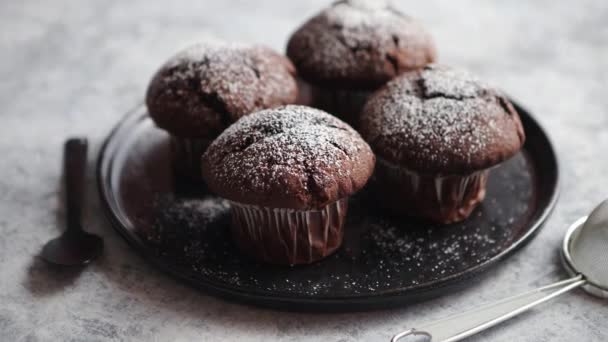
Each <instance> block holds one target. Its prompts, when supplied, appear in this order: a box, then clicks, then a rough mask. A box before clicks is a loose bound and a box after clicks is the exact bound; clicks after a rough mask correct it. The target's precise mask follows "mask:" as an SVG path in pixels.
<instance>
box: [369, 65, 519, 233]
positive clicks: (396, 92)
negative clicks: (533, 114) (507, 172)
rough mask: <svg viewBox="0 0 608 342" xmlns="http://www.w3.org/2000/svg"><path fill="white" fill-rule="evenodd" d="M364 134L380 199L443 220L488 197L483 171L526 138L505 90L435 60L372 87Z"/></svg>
mask: <svg viewBox="0 0 608 342" xmlns="http://www.w3.org/2000/svg"><path fill="white" fill-rule="evenodd" d="M361 134H362V135H363V137H364V138H365V139H366V140H367V141H368V142H369V144H370V145H371V146H372V148H373V149H374V152H375V153H376V155H377V157H378V163H377V166H376V171H375V176H374V181H375V187H376V190H377V191H378V192H379V193H380V194H381V196H383V197H385V198H386V200H385V201H381V202H382V203H384V204H386V205H387V207H388V208H389V209H391V210H393V211H394V212H396V213H399V214H407V215H411V216H417V217H420V218H424V219H429V220H432V221H435V222H440V223H452V222H457V221H461V220H464V219H465V218H467V217H468V216H469V214H470V213H471V212H472V211H473V209H474V208H475V207H476V206H477V205H478V204H479V203H480V202H481V201H482V200H483V198H484V196H485V187H486V181H487V178H488V173H489V172H488V170H489V169H490V168H491V167H493V166H495V165H497V164H499V163H500V162H502V161H504V160H506V159H508V158H510V157H511V156H513V155H514V154H515V153H517V151H519V150H520V148H521V147H522V145H523V143H524V140H525V135H524V130H523V128H522V125H521V122H520V119H519V115H518V114H517V112H516V111H515V109H514V108H513V105H512V104H511V103H510V102H509V100H507V99H506V98H505V96H504V95H502V94H501V93H500V92H498V91H497V90H495V89H493V88H491V87H489V86H487V85H485V84H484V83H482V82H480V81H479V80H477V79H476V78H474V77H472V76H471V75H470V74H468V73H466V72H464V71H461V70H457V69H453V68H449V67H446V66H438V65H429V66H427V67H425V68H424V69H423V70H419V71H414V72H409V73H406V74H403V75H401V76H399V77H397V78H396V79H394V80H392V81H390V82H389V83H388V84H387V85H386V86H385V87H383V88H382V89H381V90H379V91H378V92H376V93H375V94H374V95H373V96H372V97H371V98H370V100H369V102H368V103H367V104H366V105H365V108H364V109H363V114H362V121H361Z"/></svg>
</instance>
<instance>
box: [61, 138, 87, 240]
mask: <svg viewBox="0 0 608 342" xmlns="http://www.w3.org/2000/svg"><path fill="white" fill-rule="evenodd" d="M87 147H88V142H87V139H86V138H72V139H69V140H68V141H66V143H65V147H64V157H63V158H64V161H63V162H64V172H65V198H66V211H67V225H68V227H67V230H68V231H69V232H74V231H80V230H81V226H80V222H81V218H82V206H83V199H84V176H85V170H86V166H87Z"/></svg>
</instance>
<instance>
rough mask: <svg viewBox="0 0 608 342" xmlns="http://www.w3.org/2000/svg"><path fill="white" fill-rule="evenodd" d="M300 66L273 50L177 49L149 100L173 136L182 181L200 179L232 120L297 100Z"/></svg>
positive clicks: (229, 46)
mask: <svg viewBox="0 0 608 342" xmlns="http://www.w3.org/2000/svg"><path fill="white" fill-rule="evenodd" d="M294 74H295V69H294V67H293V65H292V64H291V62H290V61H289V60H288V59H287V58H285V57H284V56H281V55H280V54H278V53H276V52H274V51H273V50H271V49H270V48H267V47H265V46H259V45H236V44H228V43H222V42H214V43H204V44H199V45H195V46H192V47H189V48H187V49H185V50H184V51H182V52H180V53H178V54H177V55H176V56H174V57H173V58H171V59H170V60H169V61H168V62H167V63H165V64H164V65H163V66H162V67H161V68H160V70H158V72H157V73H156V75H154V77H153V78H152V81H151V82H150V85H149V87H148V91H147V94H146V104H147V106H148V111H149V113H150V116H151V117H152V119H153V120H154V122H155V123H156V125H157V126H158V127H160V128H162V129H165V130H166V131H168V132H169V134H170V135H171V148H172V154H173V161H174V163H173V164H174V171H175V174H176V177H177V179H178V180H179V182H178V184H179V183H182V184H186V185H188V184H190V183H198V182H199V181H201V180H202V179H201V170H200V158H201V156H202V154H203V152H204V151H205V149H206V148H207V146H208V145H209V144H210V143H211V141H213V139H215V138H216V137H217V136H218V135H219V134H220V133H221V132H222V131H224V129H226V128H227V127H228V126H229V125H230V124H232V123H233V122H235V121H236V120H238V119H239V118H240V117H242V116H244V115H247V114H249V113H251V112H253V111H256V110H260V109H264V108H270V107H275V106H279V105H284V104H289V103H293V102H295V101H296V99H297V85H296V81H295V78H294Z"/></svg>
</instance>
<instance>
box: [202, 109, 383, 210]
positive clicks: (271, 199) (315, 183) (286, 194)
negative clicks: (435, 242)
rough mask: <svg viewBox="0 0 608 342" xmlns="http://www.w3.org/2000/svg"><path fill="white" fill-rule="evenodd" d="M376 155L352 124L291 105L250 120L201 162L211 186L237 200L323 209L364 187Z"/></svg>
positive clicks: (235, 127)
mask: <svg viewBox="0 0 608 342" xmlns="http://www.w3.org/2000/svg"><path fill="white" fill-rule="evenodd" d="M374 165H375V157H374V154H373V153H372V151H371V149H370V147H369V146H368V145H367V143H366V142H365V141H364V140H363V139H362V138H361V136H360V135H359V134H358V133H357V132H356V131H355V130H353V129H352V128H351V127H350V126H349V125H347V124H346V123H344V122H342V121H340V120H339V119H337V118H336V117H334V116H332V115H329V114H327V113H325V112H323V111H321V110H318V109H314V108H310V107H306V106H298V105H288V106H283V107H278V108H273V109H266V110H262V111H258V112H256V113H253V114H251V115H247V116H245V117H243V118H242V119H240V120H239V121H237V122H236V123H235V124H234V125H232V126H230V127H229V128H228V129H226V130H225V131H224V132H223V133H222V134H221V135H220V136H219V137H218V138H217V139H216V140H215V141H214V142H213V143H212V144H211V145H210V146H209V148H208V149H207V151H206V152H205V154H204V155H203V158H202V169H203V177H204V178H205V181H206V182H207V184H208V186H209V188H210V189H211V190H212V191H214V192H216V193H217V194H218V195H220V196H222V197H224V198H227V199H229V200H231V201H234V202H239V203H243V204H250V205H259V206H265V207H271V208H290V209H298V210H315V209H322V208H323V207H325V206H326V205H328V204H330V203H332V202H335V201H337V200H339V199H341V198H344V197H347V196H349V195H351V194H353V193H354V192H356V191H358V190H359V189H361V188H362V187H363V186H364V185H365V183H366V182H367V180H368V178H369V177H370V176H371V174H372V172H373V170H374Z"/></svg>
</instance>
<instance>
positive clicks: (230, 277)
mask: <svg viewBox="0 0 608 342" xmlns="http://www.w3.org/2000/svg"><path fill="white" fill-rule="evenodd" d="M517 109H518V110H519V113H520V114H521V118H522V121H523V124H524V126H525V130H526V133H527V138H528V139H527V142H526V144H525V146H524V149H523V151H522V152H520V153H519V154H518V155H516V156H515V157H514V158H512V159H511V160H509V161H507V162H505V163H503V164H501V165H500V166H498V167H497V168H494V169H492V171H491V175H490V179H489V184H488V191H487V196H486V199H485V201H484V202H483V204H482V205H481V206H480V207H479V208H477V209H476V210H475V211H474V213H473V214H472V215H471V217H470V218H469V219H467V220H466V221H465V222H463V223H459V224H454V225H450V226H437V225H432V224H427V223H421V222H416V221H414V220H410V219H407V218H398V217H390V216H388V215H386V214H384V213H383V212H382V211H381V210H378V209H376V208H375V207H374V205H373V203H374V202H375V201H377V200H381V199H374V198H370V195H368V194H366V193H365V192H363V193H360V194H358V195H357V196H354V197H353V198H352V199H351V205H350V208H349V213H348V215H349V216H348V220H347V226H346V236H345V241H344V244H343V246H342V248H341V249H340V250H339V251H338V252H337V253H336V254H334V255H332V256H330V257H329V258H327V259H325V260H322V261H320V262H318V263H315V264H312V265H307V266H296V267H287V266H285V267H280V266H271V265H265V264H258V263H255V262H254V261H252V260H251V259H249V258H246V257H243V256H241V255H240V254H239V252H238V251H237V250H236V248H235V246H234V245H233V243H232V241H231V239H230V236H229V234H228V229H227V226H228V225H229V223H230V215H229V207H228V205H227V203H226V202H225V201H223V200H221V199H219V198H217V197H215V196H213V195H209V194H201V195H200V197H190V198H187V197H180V196H175V195H174V194H173V190H172V178H171V174H170V163H169V157H168V144H167V143H168V139H167V135H166V134H165V133H164V132H163V131H161V130H159V129H157V128H155V127H154V124H153V123H152V121H151V120H150V119H149V118H148V116H147V113H146V111H145V109H144V108H139V109H137V110H135V111H133V112H131V113H129V114H128V115H127V116H126V118H125V119H124V120H123V121H122V122H120V123H119V124H118V126H117V127H116V128H115V129H114V131H113V132H112V133H111V134H110V136H109V137H108V138H107V141H106V142H105V144H104V146H103V149H102V150H101V153H100V156H99V163H98V182H99V191H100V195H101V199H102V202H103V203H104V206H105V208H106V209H107V213H108V214H109V217H110V219H111V221H112V223H113V225H114V227H115V228H116V230H117V231H118V232H119V233H120V234H121V235H122V236H123V237H124V238H125V239H126V240H127V241H128V243H129V244H130V245H131V246H132V247H133V248H135V249H136V250H137V251H138V252H139V253H141V254H142V255H143V257H144V258H145V259H146V260H148V261H150V262H151V263H152V264H154V265H155V266H157V267H159V268H160V269H161V270H162V271H164V272H166V273H168V274H170V275H173V276H175V277H177V278H179V279H181V280H184V281H186V282H188V283H190V284H191V285H193V286H195V287H197V288H200V289H203V290H206V291H208V292H209V293H212V294H215V295H219V296H222V297H224V298H228V299H232V300H237V301H241V302H246V303H250V304H255V305H263V306H269V307H273V308H279V309H287V310H322V311H328V310H332V311H345V310H364V309H374V308H386V307H392V306H398V305H403V304H406V303H408V302H412V301H417V300H421V299H425V298H429V297H434V296H438V295H441V294H442V293H446V292H448V291H451V290H453V289H454V288H456V287H458V286H459V285H464V284H467V283H470V282H469V281H467V280H469V279H470V278H472V277H474V276H476V275H479V274H480V273H481V272H482V271H484V270H486V269H488V268H489V267H490V266H493V265H497V264H498V263H499V261H501V260H503V259H504V258H505V257H506V256H507V255H509V254H511V253H513V252H514V251H515V250H517V248H518V247H521V246H522V245H524V244H525V243H526V242H527V241H529V240H530V239H531V238H532V237H533V236H534V234H535V233H536V232H537V231H538V230H539V228H540V227H541V225H542V223H543V222H544V221H545V219H546V218H547V216H548V215H549V213H550V211H551V209H552V208H553V206H554V204H555V201H556V197H557V186H558V171H557V161H556V156H555V153H554V151H553V148H552V146H551V143H550V142H549V140H548V138H547V136H546V134H545V133H544V132H543V130H542V128H541V127H540V126H539V125H538V124H537V123H536V121H534V119H532V117H531V116H530V114H529V113H528V112H527V111H525V110H523V109H522V108H520V107H517Z"/></svg>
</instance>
